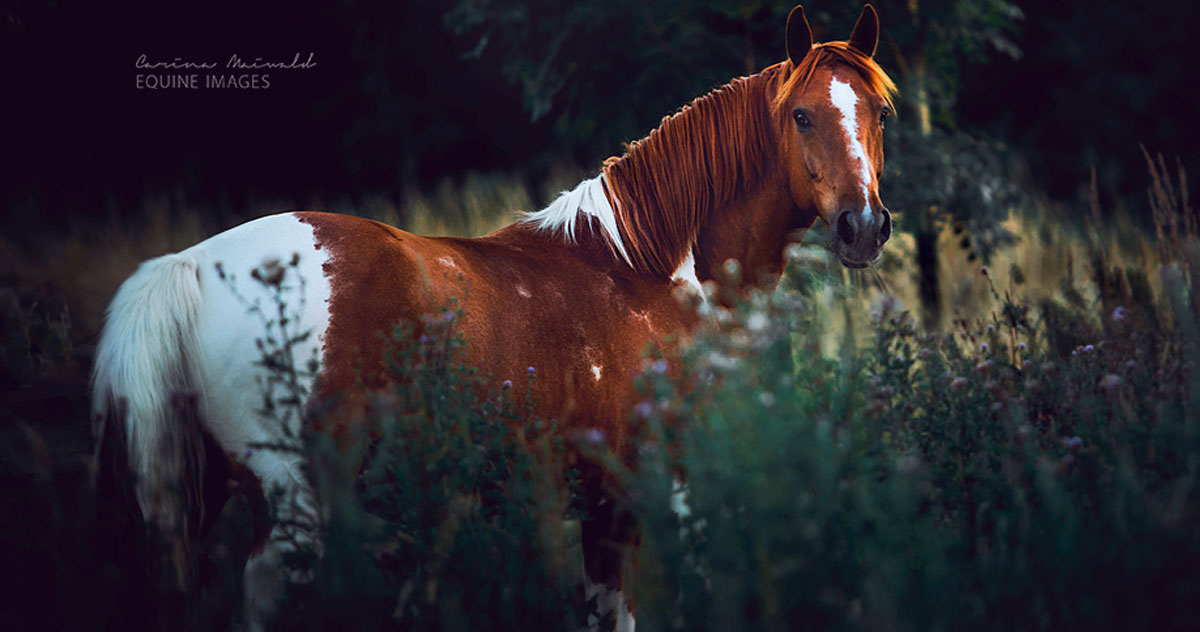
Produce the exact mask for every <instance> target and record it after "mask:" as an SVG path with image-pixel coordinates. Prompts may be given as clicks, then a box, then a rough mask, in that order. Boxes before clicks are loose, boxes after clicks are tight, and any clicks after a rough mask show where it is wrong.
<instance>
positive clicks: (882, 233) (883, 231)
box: [879, 208, 892, 241]
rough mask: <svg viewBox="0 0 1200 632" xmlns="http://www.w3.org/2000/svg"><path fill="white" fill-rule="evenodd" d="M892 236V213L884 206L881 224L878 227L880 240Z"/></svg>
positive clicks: (885, 239)
mask: <svg viewBox="0 0 1200 632" xmlns="http://www.w3.org/2000/svg"><path fill="white" fill-rule="evenodd" d="M891 236H892V214H891V213H889V212H888V210H887V209H886V208H885V209H883V225H882V226H880V227H879V239H880V241H887V238H888V237H891Z"/></svg>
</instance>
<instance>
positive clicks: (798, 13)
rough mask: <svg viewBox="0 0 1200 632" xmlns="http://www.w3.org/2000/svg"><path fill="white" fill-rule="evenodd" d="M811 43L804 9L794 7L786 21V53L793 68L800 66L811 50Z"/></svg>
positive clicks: (810, 30) (810, 33)
mask: <svg viewBox="0 0 1200 632" xmlns="http://www.w3.org/2000/svg"><path fill="white" fill-rule="evenodd" d="M812 43H813V42H812V29H811V28H809V26H808V18H805V17H804V7H802V6H800V5H796V8H795V9H792V12H791V13H789V14H788V19H787V53H788V59H789V60H791V62H792V65H793V66H799V65H800V61H801V60H803V59H804V56H805V55H807V54H808V51H809V50H811V49H812Z"/></svg>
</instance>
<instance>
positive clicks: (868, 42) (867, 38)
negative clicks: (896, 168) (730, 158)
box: [773, 5, 896, 268]
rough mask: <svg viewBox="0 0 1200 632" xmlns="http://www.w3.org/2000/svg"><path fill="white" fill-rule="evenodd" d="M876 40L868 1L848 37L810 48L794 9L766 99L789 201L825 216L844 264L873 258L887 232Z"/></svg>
mask: <svg viewBox="0 0 1200 632" xmlns="http://www.w3.org/2000/svg"><path fill="white" fill-rule="evenodd" d="M878 41H879V18H878V16H877V15H876V13H875V9H874V8H872V7H871V6H870V5H867V6H866V7H864V8H863V11H862V15H860V16H859V18H858V22H857V23H856V24H855V25H854V31H853V32H852V33H851V34H850V38H849V40H847V41H845V42H829V43H826V44H817V45H814V44H813V41H812V31H811V30H810V29H809V26H808V20H807V19H806V18H805V17H804V9H803V8H801V7H799V6H797V7H796V8H795V9H793V10H792V12H791V14H790V15H789V16H788V22H787V52H788V61H787V62H785V63H784V64H783V71H784V73H785V75H784V76H782V77H781V78H780V82H779V84H778V85H779V89H778V91H777V93H776V95H775V98H774V103H773V106H774V107H773V109H774V110H775V117H776V121H778V123H779V125H781V126H782V128H783V130H782V131H783V133H782V134H781V136H780V138H781V139H782V141H781V142H782V146H781V147H780V152H779V155H780V157H781V158H782V159H783V164H784V168H785V169H786V172H787V173H786V176H787V180H788V183H789V185H788V186H789V193H790V195H791V198H792V201H793V202H794V203H795V204H796V206H797V207H798V208H799V209H800V210H801V211H802V212H805V213H812V212H814V211H815V213H816V214H817V215H819V216H820V217H821V219H823V220H825V222H826V223H827V224H828V225H829V227H830V234H831V235H832V240H833V249H834V252H835V253H837V255H838V258H840V259H841V261H842V263H843V264H844V265H846V266H847V267H851V268H863V267H866V266H867V265H869V264H871V263H873V262H874V261H875V260H876V259H878V258H879V254H880V251H881V250H882V248H883V244H884V242H886V241H887V240H888V237H890V236H891V234H892V219H891V216H890V214H889V213H888V210H887V208H886V207H885V206H884V205H883V202H882V200H880V198H879V173H880V171H882V169H883V124H884V120H885V119H886V118H887V117H888V115H889V114H890V113H891V109H892V106H891V96H892V94H893V93H894V92H895V90H896V87H895V84H893V83H892V81H891V79H889V78H888V76H887V75H886V74H884V72H883V70H882V69H881V68H880V67H879V66H878V65H877V64H876V63H875V62H874V60H873V59H872V57H873V56H874V54H875V46H876V44H877V43H878ZM810 216H811V215H810Z"/></svg>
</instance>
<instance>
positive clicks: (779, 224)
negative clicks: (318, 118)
mask: <svg viewBox="0 0 1200 632" xmlns="http://www.w3.org/2000/svg"><path fill="white" fill-rule="evenodd" d="M878 33H879V20H878V16H877V14H876V12H875V10H874V9H873V8H872V7H871V6H870V5H867V6H866V7H864V9H863V10H862V13H861V15H860V16H859V18H858V20H857V22H856V24H855V26H854V29H853V31H852V32H851V34H850V37H849V39H848V40H845V41H833V42H827V43H821V44H817V43H814V42H813V39H812V32H811V29H810V28H809V24H808V21H807V19H806V18H805V15H804V10H803V8H802V7H800V6H797V7H795V8H794V9H793V10H792V12H791V13H790V14H789V16H788V18H787V23H786V31H785V35H786V37H785V42H786V54H787V58H786V59H785V60H784V61H782V62H779V63H776V64H773V65H771V66H768V67H767V68H765V69H763V70H762V71H760V72H758V73H757V74H753V75H750V76H746V77H740V78H736V79H733V80H732V81H730V82H729V83H728V84H726V85H724V86H722V87H719V88H717V89H715V90H713V91H711V92H710V93H708V94H706V95H703V96H700V97H698V98H696V99H695V100H693V101H692V102H691V103H690V104H688V105H685V106H684V107H682V108H681V109H680V110H679V111H678V112H676V113H674V114H672V115H670V116H667V117H665V118H663V120H662V121H661V123H660V124H659V126H658V127H657V128H656V129H654V130H653V131H651V132H650V134H649V135H648V136H646V137H645V138H643V139H641V140H638V141H636V142H633V143H631V144H630V145H629V146H628V147H627V148H626V151H625V152H624V153H623V154H622V155H620V156H614V157H612V158H609V159H607V160H605V161H604V162H603V163H602V166H601V170H600V173H599V174H598V175H596V176H595V177H592V178H590V179H586V180H584V181H583V182H581V183H579V185H578V186H576V187H575V188H574V189H573V190H570V191H567V192H564V193H562V194H561V195H560V196H559V197H558V198H557V199H556V200H555V201H554V202H553V203H551V204H550V205H549V206H548V207H546V208H545V209H543V210H540V211H536V212H532V213H528V214H526V215H524V216H522V217H520V218H518V219H517V220H516V221H515V222H514V223H512V224H510V225H509V226H507V227H505V228H502V229H500V230H498V231H497V232H495V233H492V234H490V235H487V236H484V237H478V238H471V239H466V238H434V237H423V236H420V235H415V234H411V233H408V232H405V231H402V230H399V229H396V228H393V227H391V226H388V225H385V224H382V223H379V222H375V221H370V220H367V219H362V218H358V217H353V216H347V215H337V214H329V213H319V212H300V211H297V212H289V213H283V214H278V215H271V216H267V217H262V218H259V219H256V220H253V221H250V222H248V223H245V224H242V225H240V226H237V227H234V228H232V229H229V230H227V231H225V232H223V233H220V234H218V235H216V236H214V237H211V238H209V239H207V240H205V241H203V242H201V243H198V244H196V245H194V246H192V247H190V248H187V249H186V250H183V251H181V252H178V253H175V254H168V255H164V256H161V257H158V258H155V259H151V260H148V261H146V262H144V263H142V264H141V266H140V267H139V268H138V269H137V270H136V272H135V273H134V274H132V275H131V276H130V277H129V278H128V279H127V280H125V281H124V283H123V284H122V285H121V286H120V287H119V289H118V290H117V292H116V294H115V296H114V298H113V300H112V302H111V304H110V306H109V308H108V312H107V316H106V322H105V325H104V328H103V331H102V335H101V337H100V340H99V343H98V346H97V353H96V360H95V367H94V371H93V376H92V400H93V401H92V406H93V419H94V423H95V424H96V432H97V435H98V436H99V435H103V434H104V433H106V432H107V433H109V434H110V435H111V434H112V433H116V434H117V435H119V438H120V440H121V441H122V442H123V443H122V444H121V445H122V446H123V448H122V452H123V454H124V456H125V458H126V460H127V462H128V470H129V472H130V473H131V474H132V477H131V479H132V481H133V483H131V484H132V485H133V490H134V496H135V498H136V504H137V506H138V508H140V511H141V513H142V516H143V518H144V520H145V521H146V523H147V524H148V525H149V526H150V527H151V528H152V529H155V530H158V531H160V532H173V530H174V531H176V532H177V531H179V528H180V526H181V525H190V529H188V530H186V531H188V532H189V533H190V532H193V531H195V525H196V524H200V523H203V524H204V525H205V526H203V527H202V528H201V529H200V531H201V533H200V536H202V535H203V533H202V532H203V530H204V529H206V528H207V525H208V524H210V523H211V522H212V520H211V518H212V517H213V516H215V515H217V514H218V513H219V512H220V509H221V507H222V506H223V505H224V504H225V503H226V501H227V500H228V498H229V493H230V492H229V490H228V486H226V485H224V484H220V483H223V482H224V481H217V484H213V481H212V480H211V479H212V478H213V477H211V476H209V477H208V478H209V481H208V483H207V484H206V483H205V481H203V480H201V479H202V478H204V477H201V476H200V475H199V474H198V472H203V471H209V472H219V473H225V474H229V475H231V476H234V477H236V478H237V479H238V480H240V481H241V482H242V488H243V489H244V490H246V493H247V496H248V497H249V498H251V499H256V500H255V501H254V505H255V507H257V508H258V510H259V512H260V513H263V514H269V515H272V516H276V517H277V518H278V520H277V522H275V523H271V524H267V525H266V526H265V527H260V528H256V533H255V535H254V546H253V550H252V553H251V555H250V557H249V559H248V560H247V562H246V566H245V569H244V571H243V572H244V579H245V581H244V596H243V605H242V613H241V615H240V616H241V617H242V618H244V620H245V622H246V625H247V626H248V627H250V628H255V629H257V628H261V627H263V626H265V625H267V624H268V623H269V622H270V620H271V617H272V615H273V613H275V612H276V611H277V610H278V608H279V607H280V603H281V601H282V598H283V595H284V592H285V589H286V588H287V587H288V586H290V585H293V584H295V583H303V582H306V581H308V580H309V579H310V577H311V573H306V572H304V571H303V570H296V569H294V568H293V569H292V570H291V572H290V573H289V572H287V571H285V569H284V565H283V563H282V560H283V558H284V556H285V555H287V554H288V553H289V552H293V551H295V550H297V547H311V549H312V550H314V551H316V552H317V553H318V554H319V553H320V551H321V546H322V543H321V526H322V509H321V506H320V502H319V499H318V498H317V494H316V491H315V489H314V486H313V483H312V482H311V481H310V480H309V478H308V477H307V476H306V475H305V473H304V469H305V466H306V458H307V457H306V456H305V454H303V452H302V451H273V450H255V449H252V447H253V446H256V445H263V444H268V445H269V444H273V443H277V442H279V441H280V440H281V437H282V436H283V435H282V434H281V433H284V434H287V436H292V437H294V436H300V435H302V434H303V433H311V432H327V433H331V434H333V435H336V436H349V435H351V434H353V433H352V431H353V430H354V425H355V424H356V423H361V420H362V419H363V415H364V412H365V408H366V407H367V406H368V405H369V403H368V402H369V398H368V397H367V394H368V393H369V391H370V389H371V388H374V387H378V386H381V385H382V383H383V381H384V380H385V378H384V377H383V375H384V372H383V370H382V368H383V364H384V352H383V350H382V349H381V346H382V345H380V343H379V332H381V331H384V330H390V328H391V327H392V326H393V325H394V324H396V323H401V322H409V323H416V322H419V319H420V318H421V317H422V316H423V315H427V314H431V313H436V312H438V310H440V309H442V308H443V306H444V305H446V304H447V302H448V301H450V300H451V299H455V300H457V301H459V306H460V308H461V316H460V321H459V325H460V326H461V331H462V333H463V335H464V336H465V338H466V340H467V341H468V343H467V345H466V349H465V357H464V362H465V363H466V364H468V365H471V366H475V367H477V368H478V369H479V371H480V372H481V374H482V375H486V376H489V378H490V379H492V380H495V382H496V383H497V384H499V383H501V382H502V381H510V382H511V383H512V384H515V385H517V386H516V387H514V389H513V391H514V393H515V395H514V396H515V397H517V398H524V397H527V398H529V399H528V401H532V402H535V406H534V412H535V413H536V414H537V416H538V417H540V418H543V419H550V418H556V417H557V418H558V419H559V422H560V424H561V427H562V428H563V429H564V431H570V430H575V431H585V430H593V429H599V430H601V431H602V432H603V434H602V436H603V437H604V441H605V442H607V444H608V445H607V447H608V448H609V449H611V450H612V451H613V452H615V453H616V454H618V455H620V456H621V457H622V458H624V459H626V460H627V461H629V462H630V463H632V462H633V461H634V460H635V458H634V453H635V452H636V449H635V448H634V446H633V445H632V443H633V440H632V438H631V421H630V420H631V417H632V416H631V411H632V410H633V408H634V405H635V404H636V402H637V401H638V398H639V395H638V393H637V392H636V390H635V387H634V380H633V377H634V375H635V373H636V372H637V370H638V367H639V365H640V362H641V359H642V358H643V357H644V356H643V353H644V351H645V349H646V348H647V347H648V346H651V345H660V346H661V345H664V344H667V343H665V342H664V341H665V340H667V339H668V338H672V337H677V336H679V335H686V334H687V332H688V331H689V330H690V329H691V328H692V327H694V326H695V324H696V323H697V322H698V317H697V316H696V310H695V302H694V301H693V302H692V303H691V304H689V303H688V302H686V301H680V300H679V298H678V294H679V293H680V292H681V291H686V289H687V288H692V289H693V290H699V289H700V286H701V284H702V283H704V282H706V281H710V280H713V279H716V278H718V276H719V274H720V271H721V270H722V267H723V266H724V265H725V262H727V261H728V260H731V259H732V260H735V261H737V262H739V263H740V266H741V270H742V271H743V274H742V275H741V276H740V278H741V281H740V283H741V284H742V285H743V286H746V287H744V289H748V286H751V285H755V284H759V283H762V282H764V281H763V280H765V282H766V283H768V284H770V283H772V282H773V281H772V279H778V277H779V276H780V274H781V273H782V269H783V266H784V263H785V261H784V259H785V254H784V253H785V249H786V247H787V245H788V244H789V243H792V242H794V241H796V240H798V239H799V238H801V237H802V236H803V234H804V232H805V231H806V230H807V229H809V228H810V227H811V226H812V225H813V224H814V223H815V222H816V221H817V220H818V219H820V220H821V221H823V222H825V223H826V224H827V225H828V226H829V227H830V241H831V248H832V251H833V252H834V253H835V254H836V256H837V257H838V258H839V259H840V261H841V263H842V264H844V265H845V266H847V267H849V268H862V267H865V266H868V265H869V264H871V263H873V262H874V261H876V260H877V259H878V257H879V256H880V253H881V251H882V249H883V246H884V244H885V242H886V241H887V240H888V237H889V236H890V235H891V232H892V220H891V216H890V214H889V212H888V210H887V208H886V207H885V206H884V205H883V203H882V201H881V198H880V195H879V174H880V171H881V169H882V166H883V134H882V130H883V125H884V121H885V119H886V118H887V116H888V115H889V113H890V112H891V110H892V107H893V105H892V98H893V95H894V94H895V92H896V86H895V84H894V83H893V82H892V81H891V79H889V77H888V75H887V74H886V73H885V72H884V71H883V70H882V68H881V67H880V66H879V65H878V64H877V63H876V62H875V60H874V54H875V48H876V45H877V43H878ZM289 266H290V267H291V268H294V269H295V272H296V273H297V274H298V275H299V277H300V278H302V279H304V280H305V286H304V292H305V299H304V300H303V301H302V302H301V303H300V305H299V306H293V307H295V310H296V314H295V315H294V319H295V320H296V321H297V322H298V323H300V324H301V326H302V327H303V328H304V329H305V330H307V331H308V332H309V333H310V334H311V335H308V336H307V337H297V339H296V340H295V341H294V345H292V348H291V349H290V353H292V354H294V356H295V357H298V358H311V359H312V360H313V361H314V364H313V368H314V370H313V371H311V372H309V371H300V372H297V373H296V375H297V378H296V387H297V388H299V389H300V390H301V392H302V393H304V394H305V395H306V398H307V400H308V403H309V404H312V403H313V402H318V401H336V402H337V403H336V405H335V406H333V407H332V409H330V410H328V411H326V414H323V415H321V416H320V417H319V419H317V420H315V421H312V420H300V419H289V420H288V421H287V423H285V424H284V427H282V428H281V427H280V424H279V423H277V422H276V421H275V420H266V419H264V418H263V417H262V415H261V408H262V403H263V402H262V395H261V393H260V391H259V389H256V388H254V386H253V385H254V384H256V380H260V381H261V380H262V379H263V378H262V371H263V370H264V369H263V366H262V362H261V361H260V360H261V357H262V356H261V352H260V351H258V350H256V348H255V341H256V340H258V339H260V338H261V337H262V336H263V330H262V322H263V321H262V320H261V319H260V318H259V316H261V314H254V313H251V312H253V311H254V310H252V309H248V307H247V306H248V305H255V304H259V303H261V301H266V300H268V299H269V297H270V289H271V285H272V284H273V283H274V284H276V285H278V284H279V283H281V279H282V276H281V275H282V272H281V270H283V269H284V268H287V267H289ZM246 270H254V272H253V274H251V275H250V276H252V277H254V278H252V279H248V278H246V275H245V274H240V275H239V274H236V273H235V272H236V271H242V272H244V271H246ZM681 288H684V290H681ZM530 367H535V368H536V371H537V375H538V379H537V380H536V381H528V380H521V379H519V378H520V377H522V376H524V375H525V374H526V372H527V371H528V370H529V368H530ZM523 383H528V384H529V386H526V387H521V386H520V385H521V384H523ZM522 388H526V389H528V391H529V392H522V391H521V389H522ZM181 393H191V394H194V395H193V396H192V398H193V400H194V401H193V405H192V406H191V407H190V408H191V409H192V411H193V413H194V414H193V415H192V417H194V421H195V424H196V425H197V426H198V427H199V435H200V436H199V438H197V436H194V435H189V434H188V430H187V425H186V424H185V423H183V422H181V421H179V417H180V415H179V406H178V402H177V401H176V400H177V399H178V398H179V397H180V394H181ZM196 463H206V464H207V465H208V469H207V470H204V469H201V468H197V467H195V464H196ZM584 476H585V480H584V481H583V487H584V488H585V490H587V495H586V497H588V498H590V501H591V503H590V507H591V509H592V511H591V515H592V519H590V520H588V521H587V522H585V523H584V524H583V525H582V548H583V556H584V570H585V573H584V574H585V576H586V577H585V582H586V586H587V588H586V590H587V591H588V595H589V597H593V596H594V597H595V598H596V599H597V603H598V604H599V609H600V611H601V613H602V614H605V615H606V616H608V617H610V618H609V620H612V619H615V621H616V627H617V629H620V630H632V629H633V624H634V617H633V606H632V604H631V603H630V601H629V600H628V599H627V598H626V596H625V590H624V586H623V583H622V576H621V575H622V573H621V569H622V563H623V559H624V557H623V556H626V555H629V554H630V550H631V548H632V546H614V543H615V544H625V543H632V542H634V541H635V540H636V534H635V533H634V531H635V530H634V529H633V528H632V526H631V520H630V517H629V515H628V513H627V512H623V511H622V510H621V509H620V507H621V503H619V502H607V500H609V499H611V498H613V497H614V495H616V494H619V491H618V492H614V491H613V490H612V489H611V486H610V485H609V482H606V481H604V480H602V479H603V478H604V475H603V472H602V471H600V470H599V469H596V470H594V471H592V470H587V471H585V473H584ZM218 478H219V477H218ZM173 490H183V491H185V492H187V493H185V494H180V493H175V492H174V491H173ZM272 491H276V492H281V493H278V494H277V493H271V492H272ZM181 497H189V498H192V499H198V501H197V502H194V503H193V505H195V506H193V505H188V504H187V503H186V502H185V499H183V498H181ZM280 498H287V499H290V500H291V502H287V503H282V502H281V501H280V500H279V499H280ZM197 513H201V514H202V515H203V517H201V516H198V515H197ZM171 551H172V553H171V559H172V563H173V564H174V565H175V568H176V569H177V571H178V578H179V581H180V584H181V585H182V584H185V583H186V578H187V577H188V572H189V571H188V569H189V568H190V566H189V565H191V564H194V560H192V559H191V557H190V556H191V554H192V553H191V551H190V548H189V546H187V545H186V543H183V544H180V545H179V546H175V547H173V548H172V549H171Z"/></svg>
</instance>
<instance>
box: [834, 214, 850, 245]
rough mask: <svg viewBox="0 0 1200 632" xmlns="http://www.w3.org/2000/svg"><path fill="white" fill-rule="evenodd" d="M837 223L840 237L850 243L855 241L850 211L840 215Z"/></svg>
mask: <svg viewBox="0 0 1200 632" xmlns="http://www.w3.org/2000/svg"><path fill="white" fill-rule="evenodd" d="M836 223H837V236H838V238H840V239H841V240H842V241H844V242H846V243H848V244H852V243H854V227H853V226H851V225H850V213H849V212H843V213H842V214H841V215H838V218H837V222H836Z"/></svg>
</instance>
